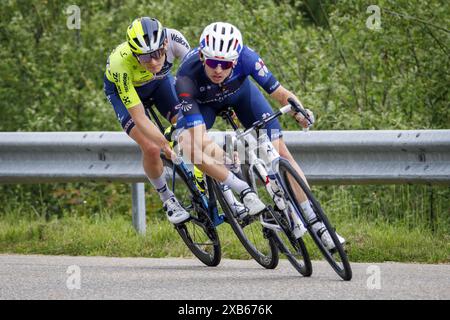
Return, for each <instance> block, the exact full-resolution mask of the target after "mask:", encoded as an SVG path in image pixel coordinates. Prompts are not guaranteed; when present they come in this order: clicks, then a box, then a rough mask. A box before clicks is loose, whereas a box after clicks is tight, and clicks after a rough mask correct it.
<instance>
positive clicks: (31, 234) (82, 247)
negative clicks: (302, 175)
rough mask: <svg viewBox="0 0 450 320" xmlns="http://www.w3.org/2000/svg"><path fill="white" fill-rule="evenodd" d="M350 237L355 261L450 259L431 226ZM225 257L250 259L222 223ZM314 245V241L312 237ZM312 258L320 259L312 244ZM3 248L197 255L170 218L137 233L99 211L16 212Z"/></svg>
mask: <svg viewBox="0 0 450 320" xmlns="http://www.w3.org/2000/svg"><path fill="white" fill-rule="evenodd" d="M338 230H339V231H340V233H341V234H342V235H344V236H345V237H346V238H347V240H348V242H349V243H348V246H347V248H348V253H349V256H350V260H351V261H353V262H381V261H399V262H400V261H401V262H422V263H448V262H450V256H449V252H450V237H449V236H448V235H445V234H441V235H433V234H432V232H431V231H429V230H419V229H415V230H408V229H407V228H404V227H401V226H400V227H399V226H395V225H392V224H388V223H374V222H373V223H368V222H364V221H352V222H351V223H345V224H342V223H339V224H338ZM219 236H220V238H221V243H222V251H223V257H224V258H233V259H249V255H248V254H247V253H246V252H245V250H244V249H243V247H242V245H241V244H240V242H239V241H238V240H237V238H236V236H235V235H234V234H233V233H232V231H231V228H230V227H229V226H228V225H222V226H220V227H219ZM308 243H309V244H311V242H310V241H308ZM309 249H310V253H311V255H312V258H313V259H321V257H320V255H319V253H318V250H317V249H316V248H315V247H313V246H309ZM0 252H2V253H20V254H48V255H86V256H114V257H154V258H160V257H192V254H191V253H190V252H189V250H188V249H187V248H186V246H185V245H184V243H183V242H182V240H181V238H180V237H179V236H178V234H177V233H176V231H175V230H174V228H173V227H172V226H171V225H170V224H169V222H167V221H165V220H160V219H159V218H155V217H153V218H149V219H148V221H147V233H146V235H144V236H142V235H138V234H136V232H135V231H134V229H133V228H132V226H131V217H129V216H124V215H107V214H102V215H97V216H93V217H87V216H73V215H72V216H71V215H64V216H63V217H61V218H57V217H54V218H52V219H50V220H49V221H47V220H45V219H44V218H25V217H23V218H19V219H17V217H16V216H15V215H13V214H11V215H7V216H4V217H3V218H2V219H1V220H0Z"/></svg>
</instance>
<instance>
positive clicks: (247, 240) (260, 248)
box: [213, 181, 279, 269]
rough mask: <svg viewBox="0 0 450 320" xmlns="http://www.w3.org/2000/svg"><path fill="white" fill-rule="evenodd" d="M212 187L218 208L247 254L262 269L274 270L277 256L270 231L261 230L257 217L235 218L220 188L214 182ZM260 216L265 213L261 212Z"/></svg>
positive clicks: (276, 249)
mask: <svg viewBox="0 0 450 320" xmlns="http://www.w3.org/2000/svg"><path fill="white" fill-rule="evenodd" d="M213 186H214V192H215V193H216V195H217V199H218V200H219V203H220V206H221V208H222V210H223V212H224V213H225V217H226V218H227V220H226V221H227V222H228V223H229V224H230V225H231V228H232V229H233V231H234V233H235V234H236V236H237V237H238V239H239V241H240V242H241V243H242V245H243V246H244V248H245V249H246V250H247V252H248V253H249V254H250V255H251V256H252V258H253V259H255V261H256V262H258V263H259V264H260V265H261V266H263V267H264V268H266V269H274V268H276V267H277V265H278V260H279V256H278V248H277V245H276V242H275V239H274V238H273V233H272V231H271V230H268V229H266V228H263V226H262V225H261V224H260V223H259V217H249V216H247V217H245V218H243V219H240V218H238V217H236V216H235V214H234V213H233V211H232V210H231V208H230V206H229V205H228V203H227V202H226V201H225V198H224V195H223V191H222V188H221V187H220V185H219V184H218V182H217V181H214V182H213ZM262 214H267V213H266V212H263V213H262Z"/></svg>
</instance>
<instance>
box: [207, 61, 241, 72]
mask: <svg viewBox="0 0 450 320" xmlns="http://www.w3.org/2000/svg"><path fill="white" fill-rule="evenodd" d="M205 63H206V65H207V66H208V67H210V68H212V69H215V68H217V67H218V66H219V65H220V67H221V68H222V70H227V69H230V68H231V67H232V66H233V64H234V61H226V60H216V59H205Z"/></svg>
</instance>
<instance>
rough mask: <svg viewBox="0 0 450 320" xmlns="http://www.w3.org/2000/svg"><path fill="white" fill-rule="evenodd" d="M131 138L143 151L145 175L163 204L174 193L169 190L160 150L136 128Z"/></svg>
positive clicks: (132, 131) (130, 134) (131, 132)
mask: <svg viewBox="0 0 450 320" xmlns="http://www.w3.org/2000/svg"><path fill="white" fill-rule="evenodd" d="M129 136H130V137H131V138H132V139H133V140H134V141H136V143H137V144H138V145H139V147H140V148H141V151H142V165H143V167H144V171H145V175H146V176H147V177H148V179H149V181H150V183H151V184H152V185H153V186H154V187H155V189H156V190H157V191H158V194H159V197H160V198H161V201H162V202H165V201H166V200H168V199H169V198H171V197H173V193H172V191H171V190H170V189H169V188H167V184H166V177H165V174H164V168H163V162H162V160H161V157H160V148H159V147H158V146H157V145H156V144H155V143H153V142H151V141H149V140H148V139H147V138H146V137H145V136H144V134H143V133H141V132H140V131H139V129H138V128H137V127H134V128H133V129H132V130H131V131H130V133H129Z"/></svg>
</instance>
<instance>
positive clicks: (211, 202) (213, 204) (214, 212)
mask: <svg viewBox="0 0 450 320" xmlns="http://www.w3.org/2000/svg"><path fill="white" fill-rule="evenodd" d="M146 110H147V111H148V112H149V115H150V116H151V118H153V120H154V121H155V123H156V125H157V126H158V128H159V130H160V131H161V133H162V134H164V130H165V128H164V126H163V125H162V123H161V121H160V120H159V118H158V116H157V115H156V113H155V111H154V110H153V108H151V107H150V108H146ZM172 163H173V166H174V167H173V169H172V192H174V193H175V174H176V168H177V167H178V168H179V169H180V170H181V171H182V172H183V174H184V175H186V177H188V178H189V181H190V186H189V187H190V188H192V190H194V191H195V194H196V196H197V197H198V198H199V199H200V200H201V205H202V206H203V208H204V209H205V210H206V211H207V212H208V215H209V217H210V219H211V221H212V222H213V224H214V226H215V227H216V226H218V225H220V224H222V223H223V222H225V217H224V215H223V214H222V215H221V214H219V210H218V209H217V201H216V196H215V193H214V191H213V188H212V181H211V178H210V177H208V176H206V186H207V188H208V194H209V198H208V197H206V195H205V194H203V193H202V192H200V190H199V189H198V188H197V186H196V184H195V183H194V179H195V177H194V174H193V173H192V171H191V170H189V169H188V167H187V165H186V163H185V162H184V160H183V158H182V157H181V156H180V155H178V156H177V159H176V160H175V161H172Z"/></svg>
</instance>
